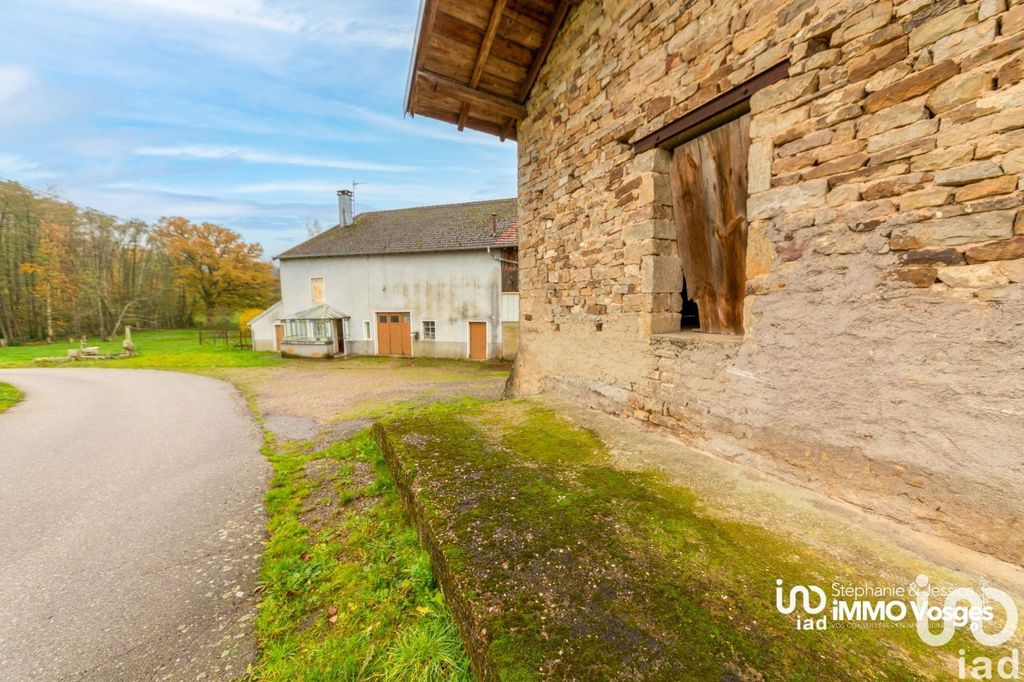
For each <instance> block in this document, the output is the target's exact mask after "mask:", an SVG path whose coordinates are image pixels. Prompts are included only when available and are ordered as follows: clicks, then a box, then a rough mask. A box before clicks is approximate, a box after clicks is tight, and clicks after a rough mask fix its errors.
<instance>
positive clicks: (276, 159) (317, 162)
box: [135, 144, 420, 173]
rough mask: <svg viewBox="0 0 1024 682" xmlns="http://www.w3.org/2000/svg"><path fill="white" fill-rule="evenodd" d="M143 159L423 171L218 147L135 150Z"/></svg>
mask: <svg viewBox="0 0 1024 682" xmlns="http://www.w3.org/2000/svg"><path fill="white" fill-rule="evenodd" d="M135 153H136V154H138V155H140V156H175V157H191V158H196V159H234V160H237V161H244V162H246V163H255V164H267V165H278V166H308V167H312V168H342V169H347V170H363V171H376V172H381V173H409V172H414V171H418V170H420V169H419V168H417V167H416V166H400V165H393V164H385V163H373V162H370V161H349V160H346V159H329V158H323V157H316V156H305V155H302V154H279V153H276V152H266V151H261V150H259V149H243V148H240V147H219V146H214V145H199V144H192V145H180V146H173V147H154V146H147V147H140V148H139V149H136V150H135Z"/></svg>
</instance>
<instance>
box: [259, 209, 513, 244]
mask: <svg viewBox="0 0 1024 682" xmlns="http://www.w3.org/2000/svg"><path fill="white" fill-rule="evenodd" d="M493 213H497V214H498V230H497V233H496V234H492V227H491V214H493ZM517 229H518V221H517V220H516V200H515V199H495V200H491V201H475V202H472V203H468V204H447V205H443V206H422V207H419V208H403V209H398V210H394V211H373V212H370V213H361V214H359V215H358V216H356V219H355V221H354V222H353V223H352V224H351V225H349V226H347V227H341V226H340V225H335V226H334V227H332V228H331V229H329V230H325V231H324V232H321V233H320V234H318V235H317V236H315V237H313V238H312V239H309V240H308V241H305V242H303V243H301V244H299V245H298V246H296V247H293V248H291V249H289V250H287V251H285V252H284V253H282V254H281V255H280V256H278V258H281V259H289V258H316V257H320V256H356V255H369V254H383V253H416V252H422V251H461V250H466V249H484V248H487V247H507V246H517V245H518V243H519V239H518V236H517Z"/></svg>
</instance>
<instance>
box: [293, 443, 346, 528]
mask: <svg viewBox="0 0 1024 682" xmlns="http://www.w3.org/2000/svg"><path fill="white" fill-rule="evenodd" d="M341 466H342V465H341V462H339V461H338V460H336V459H314V460H313V461H311V462H308V463H307V464H306V465H305V466H304V467H302V470H303V472H304V473H305V474H306V477H307V478H309V480H310V481H312V482H313V483H314V484H315V487H314V488H313V490H312V491H311V492H310V493H309V495H308V496H307V497H306V499H305V500H304V504H303V505H302V512H300V513H299V521H301V522H302V523H303V524H304V525H305V526H306V527H307V528H309V529H310V530H313V531H322V530H324V529H325V528H327V527H328V526H330V525H331V523H332V522H333V521H334V520H335V519H336V518H337V516H338V511H339V509H340V508H341V499H340V496H339V495H338V487H337V477H338V470H339V469H341Z"/></svg>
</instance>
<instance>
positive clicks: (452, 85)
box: [416, 69, 526, 121]
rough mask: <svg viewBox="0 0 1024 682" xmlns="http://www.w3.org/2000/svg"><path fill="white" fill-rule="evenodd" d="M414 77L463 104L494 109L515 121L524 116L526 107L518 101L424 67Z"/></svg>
mask: <svg viewBox="0 0 1024 682" xmlns="http://www.w3.org/2000/svg"><path fill="white" fill-rule="evenodd" d="M416 78H417V79H419V80H420V81H422V82H423V83H424V84H425V85H427V86H428V87H430V88H432V89H433V90H435V91H438V90H440V91H445V92H447V93H448V94H450V95H451V96H452V97H454V98H455V99H458V100H461V101H462V102H463V104H468V105H470V106H479V107H481V108H483V109H485V110H486V109H492V110H496V111H497V112H499V113H500V114H502V115H504V116H508V117H510V118H514V119H515V120H517V121H520V120H522V119H524V118H526V107H525V106H523V105H522V104H521V103H519V102H515V101H513V100H510V99H505V98H504V97H499V96H498V95H492V94H491V93H489V92H484V91H483V90H478V89H477V88H471V87H469V86H466V85H463V84H462V83H460V82H458V81H456V80H452V79H451V78H448V77H447V76H442V75H441V74H438V73H433V72H431V71H428V70H426V69H419V70H417V71H416Z"/></svg>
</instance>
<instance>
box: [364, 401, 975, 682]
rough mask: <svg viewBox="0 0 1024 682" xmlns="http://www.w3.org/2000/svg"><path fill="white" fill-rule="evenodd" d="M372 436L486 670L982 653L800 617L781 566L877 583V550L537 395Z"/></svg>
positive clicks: (780, 663) (483, 673)
mask: <svg viewBox="0 0 1024 682" xmlns="http://www.w3.org/2000/svg"><path fill="white" fill-rule="evenodd" d="M375 435H376V437H377V438H378V440H379V441H380V443H381V445H382V450H383V452H384V456H385V460H386V462H387V463H388V466H389V468H390V469H391V470H392V473H393V474H394V476H395V479H396V482H397V485H398V488H399V491H400V493H401V495H402V497H403V500H404V501H405V504H406V506H407V508H408V510H409V512H410V515H411V517H412V519H413V521H414V523H415V525H416V527H417V529H418V531H419V533H420V536H421V538H422V540H423V541H424V544H425V545H426V547H427V549H428V551H429V552H430V554H431V557H432V560H433V565H434V568H435V571H436V572H437V575H438V581H439V583H440V584H441V586H442V588H443V590H444V592H445V595H446V598H447V600H448V603H449V605H450V607H451V609H452V611H453V613H454V615H455V617H456V620H457V622H458V623H459V626H460V629H461V632H462V635H463V638H464V640H465V641H466V644H467V649H468V651H469V655H470V658H471V660H472V663H473V667H474V672H475V673H476V675H477V676H478V677H479V678H480V679H483V680H530V679H557V680H607V679H630V680H723V679H728V680H817V679H830V680H842V679H889V680H911V679H949V678H950V677H955V676H956V664H957V652H958V650H959V649H961V648H963V649H965V650H966V652H967V654H968V656H970V655H974V654H978V653H982V649H981V647H980V645H978V644H977V643H976V642H975V641H974V640H973V638H971V637H970V636H969V635H966V636H965V635H963V634H962V633H961V634H958V635H957V636H956V637H955V638H954V639H953V641H952V642H951V643H950V644H949V645H947V646H946V647H941V648H932V647H929V646H926V645H925V644H924V643H923V642H922V641H921V640H920V638H919V637H918V636H917V634H916V631H915V630H914V629H913V628H912V627H906V628H890V629H867V628H856V627H854V628H847V629H835V628H833V629H830V630H828V631H827V632H816V631H798V630H797V629H796V628H795V622H794V619H793V618H792V617H791V616H784V615H782V614H780V613H778V612H777V610H776V608H775V596H774V595H775V586H776V579H778V578H781V579H783V580H784V581H785V584H787V585H794V584H818V585H824V586H828V585H830V584H831V583H832V582H833V581H839V582H842V583H846V584H858V583H872V582H874V580H873V579H874V577H875V572H874V569H875V568H876V567H875V566H874V565H873V564H871V563H867V564H864V565H860V564H858V563H857V562H855V561H850V560H846V559H844V558H842V557H846V556H847V555H846V554H844V553H842V552H837V553H832V552H827V551H823V548H822V547H821V546H820V545H816V544H813V543H810V542H802V541H801V540H800V539H799V538H798V537H794V536H792V535H790V534H786V533H781V532H776V531H775V530H773V529H771V528H770V527H769V528H766V527H765V526H762V525H758V524H756V523H750V522H746V521H744V520H742V519H737V518H736V517H735V516H733V515H729V514H724V513H719V510H718V509H716V505H715V504H707V503H706V502H705V499H704V498H703V496H702V495H701V494H699V493H696V492H695V491H694V490H691V489H690V488H688V487H687V486H685V485H680V484H679V481H673V480H670V479H668V478H667V477H666V476H664V475H663V474H659V473H657V472H653V471H649V470H644V469H641V468H633V469H632V470H631V469H629V468H624V467H622V466H621V463H620V462H618V461H616V457H615V456H613V454H612V453H611V452H610V451H609V449H608V448H607V447H606V445H605V443H604V442H603V441H602V440H601V439H600V438H599V437H598V436H597V435H596V434H595V433H594V432H593V431H590V430H588V429H584V428H579V427H576V426H573V425H572V424H570V423H569V422H567V421H565V420H564V419H562V418H560V417H559V416H558V415H557V414H556V412H555V411H554V410H552V409H550V408H548V407H545V406H542V405H539V404H537V403H532V402H527V401H504V402H500V403H475V402H461V403H451V404H442V405H435V406H432V407H429V408H426V409H423V410H420V411H417V412H414V413H411V414H406V415H403V416H401V417H399V418H396V419H393V420H390V421H384V422H383V423H381V424H379V425H378V426H376V427H375ZM837 542H840V543H841V542H842V540H841V539H839V540H837ZM901 571H902V569H894V575H896V576H897V578H898V579H900V580H906V581H907V582H908V583H909V581H911V580H913V578H914V577H915V575H914V573H913V572H912V571H911V572H906V573H904V572H901ZM984 653H988V654H991V653H993V650H985V651H984Z"/></svg>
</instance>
